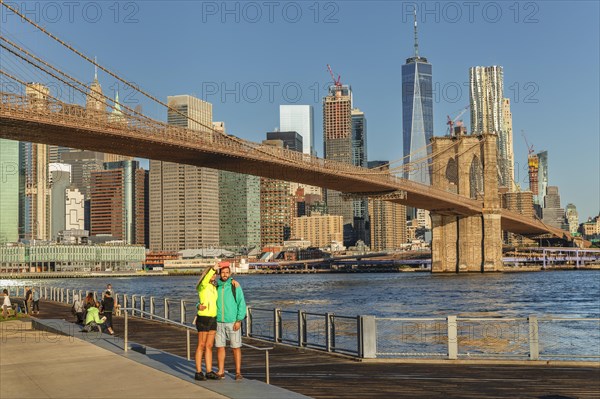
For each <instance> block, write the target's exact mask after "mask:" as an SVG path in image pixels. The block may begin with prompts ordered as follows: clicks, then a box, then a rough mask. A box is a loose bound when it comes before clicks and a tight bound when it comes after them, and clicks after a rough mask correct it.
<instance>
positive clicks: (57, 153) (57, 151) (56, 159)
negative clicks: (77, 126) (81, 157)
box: [48, 144, 72, 164]
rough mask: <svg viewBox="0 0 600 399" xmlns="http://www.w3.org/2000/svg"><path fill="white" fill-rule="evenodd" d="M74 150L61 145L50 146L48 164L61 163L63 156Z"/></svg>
mask: <svg viewBox="0 0 600 399" xmlns="http://www.w3.org/2000/svg"><path fill="white" fill-rule="evenodd" d="M71 150H72V149H71V148H69V147H63V146H61V145H51V144H49V145H48V164H53V163H61V162H62V154H64V153H65V152H69V151H71Z"/></svg>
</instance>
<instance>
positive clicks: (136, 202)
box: [90, 161, 148, 245]
mask: <svg viewBox="0 0 600 399" xmlns="http://www.w3.org/2000/svg"><path fill="white" fill-rule="evenodd" d="M147 186H148V172H147V171H146V170H144V169H140V167H139V162H138V161H119V162H107V163H105V164H104V170H101V171H94V172H92V184H91V198H90V235H91V236H98V235H111V236H113V237H114V238H115V239H118V240H122V241H124V242H125V243H126V244H141V245H146V244H147V238H148V234H147V229H148V227H147V226H148V220H147V219H148V217H147V215H148V208H147V201H146V196H147V189H148V187H147Z"/></svg>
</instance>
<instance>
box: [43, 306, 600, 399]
mask: <svg viewBox="0 0 600 399" xmlns="http://www.w3.org/2000/svg"><path fill="white" fill-rule="evenodd" d="M40 307H41V314H40V317H41V318H49V319H57V318H58V319H65V320H73V316H71V314H70V312H69V310H70V309H69V306H68V305H64V304H59V303H54V302H43V303H41V305H40ZM130 320H131V322H130V326H129V329H130V335H129V340H130V341H133V342H137V343H140V344H144V345H147V346H150V347H153V348H156V349H160V350H164V351H166V352H170V353H173V354H176V355H179V356H186V333H185V332H184V330H183V329H181V328H177V327H171V326H166V325H164V324H159V323H156V322H152V321H147V320H140V319H136V318H132V319H130ZM113 321H114V327H115V332H116V335H117V336H122V332H123V318H122V317H114V318H113ZM192 338H193V335H192ZM192 342H193V341H192ZM247 342H248V343H252V344H256V345H257V346H270V345H271V344H265V343H262V342H256V341H252V340H249V341H247ZM194 350H195V345H194V344H192V356H193V351H194ZM227 357H228V360H229V361H228V362H227V364H226V368H227V370H233V367H232V364H231V362H230V360H231V358H232V356H231V353H230V352H229V350H228V356H227ZM215 362H216V356H215ZM270 365H271V368H270V370H271V384H273V385H277V386H280V387H282V388H285V389H289V390H291V391H295V392H298V393H301V394H304V395H307V396H311V397H314V398H382V399H384V398H386V399H387V398H390V397H393V398H434V397H445V398H483V397H486V398H505V397H517V398H545V399H551V398H562V399H568V398H598V397H600V368H594V367H571V366H564V365H563V366H558V365H527V364H524V362H523V363H521V364H514V365H506V364H504V365H503V364H465V363H460V364H451V363H445V364H438V363H431V362H429V363H428V362H426V361H423V362H419V363H383V362H381V363H379V362H378V363H369V362H358V361H355V360H351V359H346V358H342V357H337V356H333V355H327V354H324V353H319V352H316V351H312V350H300V349H295V348H290V347H285V346H276V347H275V349H274V350H273V351H271V354H270ZM215 366H216V363H215ZM264 366H265V360H264V354H263V353H258V352H257V351H253V350H251V349H247V348H246V349H244V350H243V364H242V372H243V374H244V376H245V377H246V378H250V379H257V380H262V381H264V380H265V373H264V370H265V368H264ZM190 378H191V376H190Z"/></svg>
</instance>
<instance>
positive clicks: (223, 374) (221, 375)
mask: <svg viewBox="0 0 600 399" xmlns="http://www.w3.org/2000/svg"><path fill="white" fill-rule="evenodd" d="M216 376H217V378H218V379H219V380H222V379H223V378H225V373H221V374H216Z"/></svg>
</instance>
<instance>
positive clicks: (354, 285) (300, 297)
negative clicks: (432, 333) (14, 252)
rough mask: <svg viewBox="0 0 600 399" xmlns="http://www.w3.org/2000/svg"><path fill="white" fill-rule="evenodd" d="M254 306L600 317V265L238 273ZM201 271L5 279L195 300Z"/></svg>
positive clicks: (350, 312)
mask: <svg viewBox="0 0 600 399" xmlns="http://www.w3.org/2000/svg"><path fill="white" fill-rule="evenodd" d="M236 279H237V280H238V281H239V282H240V283H241V285H242V287H243V290H244V294H245V297H246V301H247V303H248V305H251V306H253V307H257V308H269V309H272V308H280V309H282V310H294V311H295V310H304V311H307V312H314V313H326V312H332V313H335V314H337V315H345V316H356V315H374V316H377V317H440V316H441V317H445V316H447V315H458V316H463V317H469V316H470V317H518V316H523V317H525V316H528V315H531V314H535V315H539V316H542V315H544V316H554V317H594V318H598V317H600V271H589V270H582V271H576V270H573V271H546V272H521V273H503V274H502V273H494V274H467V275H455V274H452V275H439V274H435V275H434V274H429V273H361V274H346V273H340V274H304V275H302V274H291V275H285V274H278V275H238V276H236ZM196 280H197V278H196V277H193V276H185V277H183V276H181V277H121V278H112V279H109V278H85V279H76V278H74V279H55V280H53V279H44V280H0V288H5V287H7V286H15V285H20V286H22V285H28V284H34V285H36V286H37V285H47V286H54V287H64V288H75V289H81V290H94V291H101V290H102V289H103V288H104V287H106V284H107V283H109V282H110V283H111V284H112V285H113V289H114V290H115V292H117V293H118V294H123V293H126V294H128V295H132V294H137V295H144V296H146V297H150V296H154V297H155V298H156V299H157V301H158V300H159V298H164V297H167V298H169V299H186V300H189V301H195V300H196V296H195V290H194V287H195V285H196Z"/></svg>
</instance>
